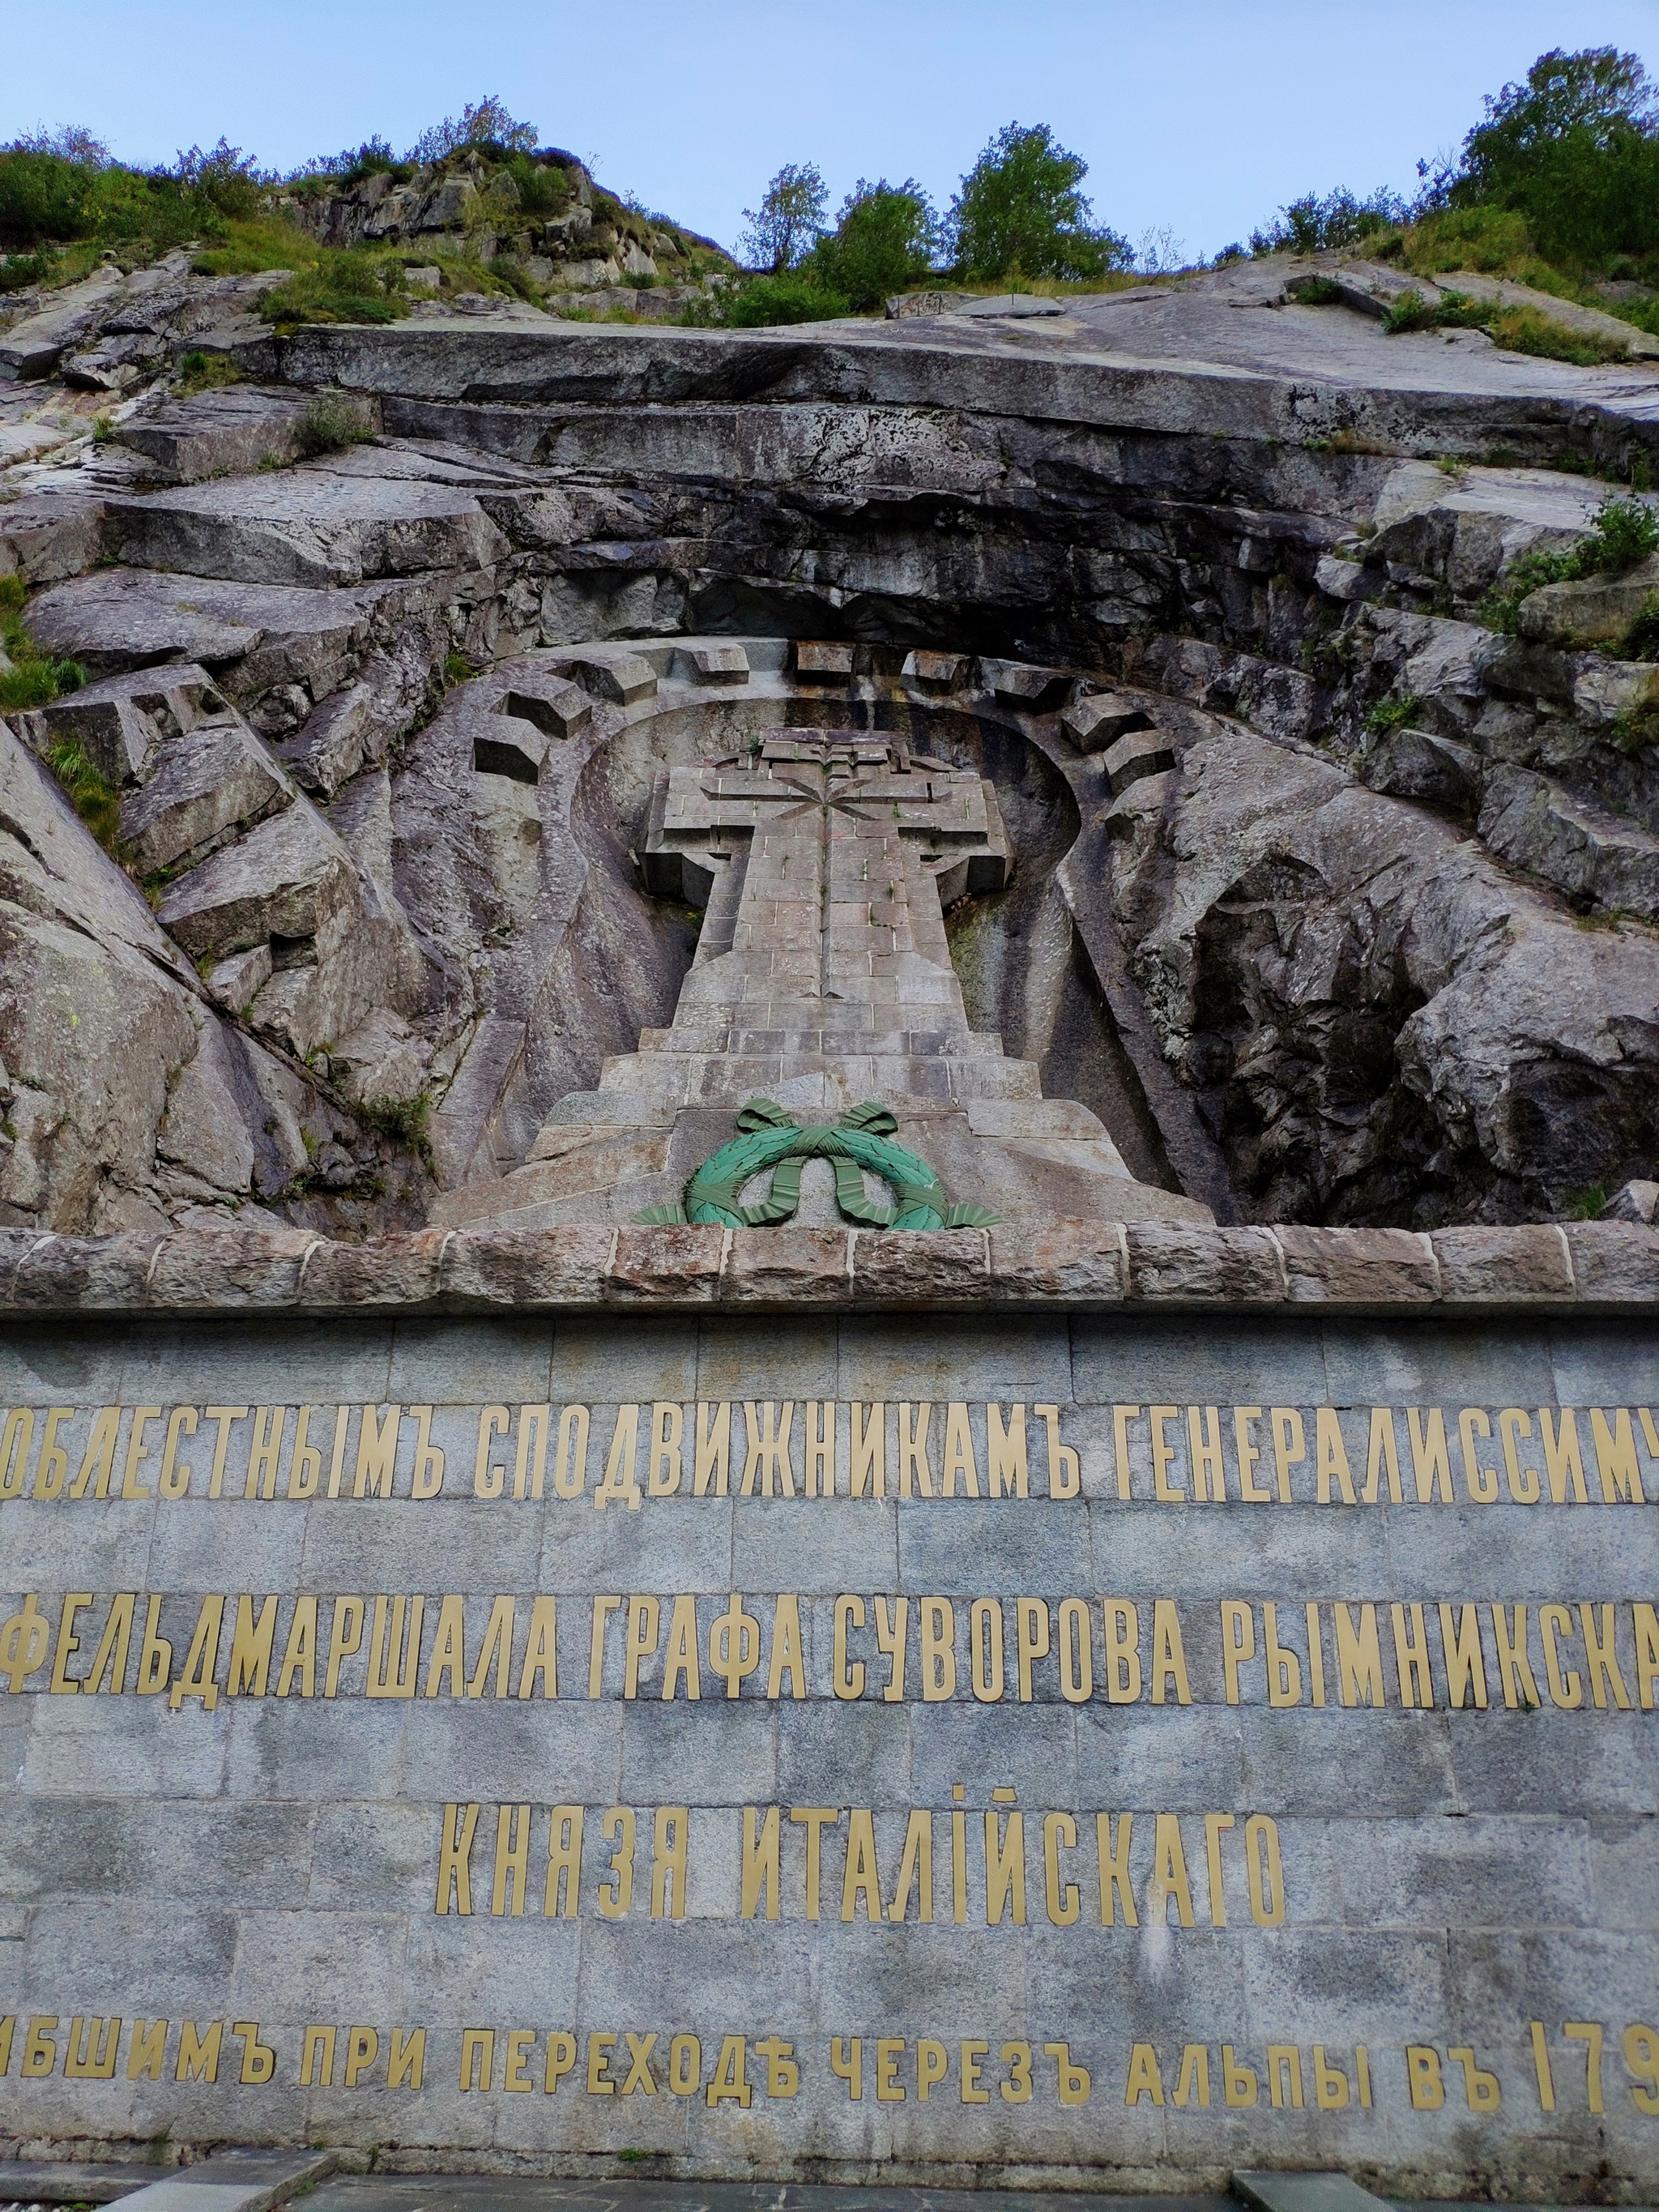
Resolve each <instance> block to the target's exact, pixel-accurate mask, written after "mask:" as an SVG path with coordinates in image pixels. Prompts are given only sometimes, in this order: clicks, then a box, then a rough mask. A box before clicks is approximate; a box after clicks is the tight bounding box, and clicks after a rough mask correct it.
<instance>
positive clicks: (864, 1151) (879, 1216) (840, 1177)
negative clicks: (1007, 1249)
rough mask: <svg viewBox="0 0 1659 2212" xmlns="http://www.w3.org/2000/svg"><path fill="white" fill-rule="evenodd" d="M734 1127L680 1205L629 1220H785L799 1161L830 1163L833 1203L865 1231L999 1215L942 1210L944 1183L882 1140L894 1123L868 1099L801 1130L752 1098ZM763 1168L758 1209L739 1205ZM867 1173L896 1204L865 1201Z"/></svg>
mask: <svg viewBox="0 0 1659 2212" xmlns="http://www.w3.org/2000/svg"><path fill="white" fill-rule="evenodd" d="M897 1127H898V1122H897V1121H896V1118H895V1116H894V1115H892V1114H891V1113H890V1112H889V1110H888V1109H887V1108H886V1107H885V1106H883V1105H881V1104H880V1103H878V1101H877V1100H875V1099H873V1098H866V1100H865V1102H864V1103H863V1105H861V1106H854V1107H853V1108H851V1109H849V1110H848V1112H847V1113H845V1114H843V1115H842V1117H841V1119H840V1121H838V1122H837V1123H836V1126H835V1127H834V1128H833V1129H830V1128H826V1127H821V1126H814V1127H802V1126H801V1124H800V1123H799V1121H796V1119H795V1117H794V1115H793V1114H788V1113H786V1112H785V1111H784V1109H783V1108H782V1107H781V1106H778V1105H775V1104H774V1103H773V1102H772V1100H771V1099H769V1098H751V1099H750V1101H749V1103H748V1104H747V1105H746V1106H744V1109H742V1111H741V1112H740V1113H739V1114H738V1128H739V1129H742V1130H743V1131H744V1132H745V1133H744V1135H743V1136H741V1137H734V1138H733V1139H732V1142H731V1143H730V1144H729V1145H722V1146H721V1147H720V1151H719V1152H716V1153H715V1154H714V1158H712V1159H708V1160H705V1161H704V1162H703V1164H702V1166H701V1167H700V1168H699V1169H698V1170H697V1171H696V1175H694V1176H692V1178H691V1180H690V1182H688V1183H687V1184H686V1186H685V1197H684V1201H683V1202H682V1203H681V1204H680V1205H678V1206H647V1209H646V1210H645V1212H643V1213H637V1214H635V1217H634V1218H635V1220H636V1221H641V1222H718V1223H720V1225H722V1226H723V1227H725V1228H727V1229H756V1228H760V1227H763V1226H769V1225H772V1224H774V1223H776V1222H780V1221H787V1220H788V1219H789V1218H790V1217H791V1215H792V1214H793V1212H795V1209H796V1208H797V1206H799V1204H800V1171H801V1167H802V1164H804V1163H805V1161H807V1160H817V1159H827V1160H829V1161H830V1162H831V1163H832V1164H833V1165H834V1168H835V1172H836V1205H837V1206H839V1208H840V1209H841V1212H842V1215H843V1217H844V1218H846V1219H847V1220H848V1221H856V1222H859V1223H860V1224H861V1225H863V1226H864V1227H865V1228H866V1229H983V1228H987V1227H988V1226H989V1225H991V1223H993V1222H994V1221H1000V1219H1001V1218H1002V1217H1001V1215H1000V1214H999V1213H993V1212H990V1211H989V1210H988V1209H987V1207H985V1206H947V1205H946V1204H945V1186H944V1185H943V1184H942V1183H941V1182H940V1181H939V1177H938V1176H936V1175H935V1174H934V1173H933V1170H932V1168H930V1167H929V1166H928V1164H927V1161H926V1160H922V1159H918V1158H917V1157H916V1155H915V1153H914V1152H906V1151H905V1150H904V1148H903V1146H902V1145H895V1144H890V1142H889V1141H888V1139H890V1137H891V1135H892V1133H893V1132H894V1130H895V1129H896V1128H897ZM866 1168H868V1169H869V1170H870V1171H871V1173H872V1175H878V1176H880V1177H881V1179H882V1181H883V1182H885V1183H886V1184H887V1185H888V1186H889V1188H890V1189H891V1190H892V1192H893V1194H894V1196H895V1197H896V1200H897V1204H896V1205H895V1206H872V1204H871V1202H870V1200H868V1199H867V1198H866V1196H865V1194H864V1175H863V1170H865V1169H866ZM768 1169H770V1170H772V1181H771V1184H770V1188H769V1195H768V1196H767V1197H766V1198H765V1199H763V1200H762V1202H761V1204H760V1205H758V1206H741V1205H739V1204H738V1193H739V1192H740V1191H741V1190H742V1189H743V1188H744V1184H745V1183H747V1182H750V1181H752V1180H753V1178H754V1177H755V1176H757V1175H764V1174H765V1172H766V1170H768Z"/></svg>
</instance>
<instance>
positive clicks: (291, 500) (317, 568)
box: [110, 468, 508, 587]
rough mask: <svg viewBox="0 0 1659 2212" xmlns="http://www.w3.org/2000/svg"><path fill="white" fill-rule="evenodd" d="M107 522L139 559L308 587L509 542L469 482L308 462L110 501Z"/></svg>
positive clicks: (469, 558) (436, 562)
mask: <svg viewBox="0 0 1659 2212" xmlns="http://www.w3.org/2000/svg"><path fill="white" fill-rule="evenodd" d="M110 531H111V535H112V539H113V541H114V543H115V544H116V546H117V548H118V551H119V554H120V556H121V558H122V559H123V560H124V561H128V562H133V563H134V564H136V565H137V566H139V567H143V568H167V569H172V570H173V571H175V572H176V571H179V570H183V571H184V572H185V574H193V575H203V576H220V577H225V578H228V579H230V580H234V581H235V582H239V583H249V584H289V585H303V586H313V587H315V586H328V585H332V584H345V585H350V584H359V583H362V582H363V581H364V580H365V579H367V578H369V577H374V576H409V575H414V574H417V573H420V572H422V571H425V570H428V569H435V568H438V569H442V568H474V567H477V566H480V565H482V564H483V563H485V562H492V561H498V560H500V559H501V558H502V557H503V556H504V555H505V554H506V553H507V550H508V549H507V539H506V538H504V537H503V536H502V535H501V532H500V531H499V530H498V529H497V528H496V527H495V524H494V523H493V522H492V521H491V520H489V516H488V515H487V514H486V513H484V512H483V508H482V507H480V506H479V504H478V502H477V500H476V499H475V498H474V497H473V496H472V495H471V493H470V492H465V491H454V490H450V489H445V488H443V487H441V486H439V485H435V484H430V483H410V482H407V481H404V480H401V479H395V478H394V479H392V480H387V479H385V478H379V477H349V476H340V475H337V474H335V473H333V472H332V471H328V470H325V469H309V468H300V469H292V470H277V471H273V472H271V473H270V474H269V475H265V476H258V477H242V478H239V479H236V480H234V481H232V482H218V483H208V484H192V485H185V486H181V487H180V488H179V489H176V490H173V491H163V492H155V493H153V494H150V495H146V496H144V497H142V498H138V499H131V500H117V501H112V502H111V507H110Z"/></svg>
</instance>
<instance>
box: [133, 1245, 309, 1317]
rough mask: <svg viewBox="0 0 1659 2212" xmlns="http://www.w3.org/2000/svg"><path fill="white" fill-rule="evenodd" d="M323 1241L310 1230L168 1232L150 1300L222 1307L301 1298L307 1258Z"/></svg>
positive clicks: (152, 1272) (179, 1305)
mask: <svg viewBox="0 0 1659 2212" xmlns="http://www.w3.org/2000/svg"><path fill="white" fill-rule="evenodd" d="M320 1241H321V1240H320V1239H319V1237H315V1236H314V1235H313V1233H312V1232H311V1231H309V1230H306V1229H288V1228H281V1229H183V1230H175V1231H173V1234H172V1235H171V1236H170V1237H163V1238H162V1239H161V1244H160V1246H159V1247H158V1249H157V1250H156V1253H155V1260H154V1262H153V1264H152V1266H151V1268H150V1275H149V1304H152V1305H155V1306H164V1307H169V1308H173V1309H174V1310H178V1309H181V1308H182V1309H194V1310H197V1311H200V1312H216V1311H217V1312H223V1311H226V1310H233V1309H234V1308H237V1307H240V1306H289V1305H293V1304H296V1303H297V1301H298V1298H299V1294H300V1275H301V1268H302V1267H303V1265H304V1262H305V1257H306V1255H307V1252H309V1251H310V1249H311V1248H312V1247H313V1244H316V1243H319V1242H320Z"/></svg>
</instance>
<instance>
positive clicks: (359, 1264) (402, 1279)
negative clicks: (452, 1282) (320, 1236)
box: [297, 1229, 453, 1308]
mask: <svg viewBox="0 0 1659 2212" xmlns="http://www.w3.org/2000/svg"><path fill="white" fill-rule="evenodd" d="M452 1235H453V1231H449V1230H443V1229H426V1230H422V1231H419V1232H417V1233H416V1235H414V1236H412V1237H369V1238H367V1239H366V1240H365V1241H364V1242H363V1243H361V1244H340V1243H314V1242H313V1243H312V1244H311V1246H310V1249H309V1251H308V1253H307V1258H306V1262H305V1273H304V1274H303V1276H302V1277H301V1280H300V1282H299V1284H298V1285H297V1295H298V1296H299V1297H301V1298H303V1299H304V1300H305V1301H306V1302H307V1304H317V1305H319V1306H342V1307H352V1308H355V1307H359V1306H379V1305H426V1304H430V1303H431V1302H432V1301H433V1300H435V1298H436V1297H438V1295H439V1293H440V1291H441V1287H442V1261H443V1257H444V1247H445V1244H446V1243H447V1242H448V1239H449V1237H451V1236H452Z"/></svg>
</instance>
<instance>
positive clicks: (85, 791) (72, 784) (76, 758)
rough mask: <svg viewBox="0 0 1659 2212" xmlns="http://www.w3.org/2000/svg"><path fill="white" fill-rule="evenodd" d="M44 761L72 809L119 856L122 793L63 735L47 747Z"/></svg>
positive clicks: (113, 854) (97, 837) (101, 843)
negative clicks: (60, 786)
mask: <svg viewBox="0 0 1659 2212" xmlns="http://www.w3.org/2000/svg"><path fill="white" fill-rule="evenodd" d="M45 757H46V766H47V767H48V768H49V769H51V770H52V774H53V775H55V776H56V777H57V779H58V782H59V783H60V784H61V785H62V786H63V787H64V793H65V794H66V795H67V797H68V799H69V802H70V805H71V806H72V807H73V808H74V809H75V811H76V813H77V814H78V815H79V816H80V817H81V819H82V822H84V823H86V825H87V827H88V829H90V830H91V832H92V834H93V836H94V837H95V838H96V839H97V840H98V842H99V843H100V845H101V846H102V847H103V848H104V850H105V851H106V853H108V854H111V855H112V857H116V858H118V856H119V854H118V848H119V845H120V837H121V796H120V793H118V791H117V790H116V789H115V787H114V786H113V785H112V784H110V783H106V781H105V780H104V778H103V777H102V776H101V775H100V774H99V772H98V770H97V769H95V768H94V766H93V764H92V763H91V762H90V761H89V760H88V758H87V757H86V755H85V753H83V752H82V750H81V748H80V746H79V745H78V744H76V742H75V740H74V739H73V738H64V739H62V740H60V741H59V742H58V744H51V745H48V746H47V747H46V756H45Z"/></svg>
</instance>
